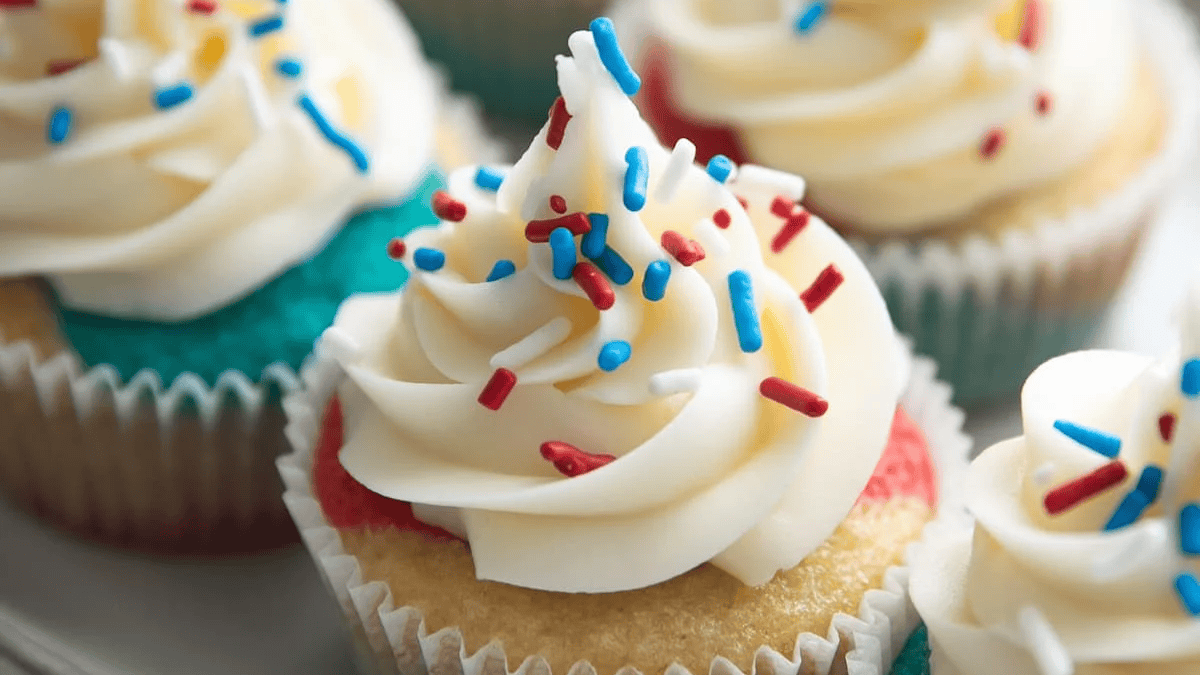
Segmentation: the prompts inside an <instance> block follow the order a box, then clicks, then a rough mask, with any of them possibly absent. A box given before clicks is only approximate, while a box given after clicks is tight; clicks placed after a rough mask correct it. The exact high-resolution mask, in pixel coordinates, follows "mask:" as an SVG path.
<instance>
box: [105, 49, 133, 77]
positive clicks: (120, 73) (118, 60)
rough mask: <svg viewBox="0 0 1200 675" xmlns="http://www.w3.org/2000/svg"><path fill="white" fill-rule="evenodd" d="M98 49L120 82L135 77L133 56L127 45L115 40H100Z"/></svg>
mask: <svg viewBox="0 0 1200 675" xmlns="http://www.w3.org/2000/svg"><path fill="white" fill-rule="evenodd" d="M97 48H98V49H99V50H100V55H101V56H102V57H103V58H104V61H105V62H106V63H108V65H109V67H110V68H112V71H113V75H115V76H116V78H117V79H118V80H123V81H124V80H128V79H129V78H131V77H133V55H132V54H131V53H130V51H129V49H128V48H127V47H126V46H125V45H123V44H121V42H120V41H118V40H116V39H114V38H100V41H99V43H98V46H97Z"/></svg>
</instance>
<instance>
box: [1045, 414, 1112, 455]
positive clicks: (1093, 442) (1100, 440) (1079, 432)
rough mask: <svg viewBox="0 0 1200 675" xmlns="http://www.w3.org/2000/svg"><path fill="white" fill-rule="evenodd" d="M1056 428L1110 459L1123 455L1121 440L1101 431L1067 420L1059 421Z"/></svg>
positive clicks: (1055, 425) (1055, 424)
mask: <svg viewBox="0 0 1200 675" xmlns="http://www.w3.org/2000/svg"><path fill="white" fill-rule="evenodd" d="M1054 428H1055V429H1058V430H1059V431H1060V432H1062V434H1063V435H1064V436H1066V437H1067V438H1070V439H1071V440H1073V441H1075V442H1076V443H1078V444H1080V445H1082V446H1083V447H1085V448H1087V449H1089V450H1092V451H1094V452H1098V453H1100V454H1101V455H1104V456H1105V457H1108V458H1109V459H1115V458H1116V456H1117V455H1118V454H1120V453H1121V439H1119V438H1117V437H1116V436H1113V435H1112V434H1109V433H1105V432H1103V431H1100V430H1099V429H1092V428H1091V427H1085V426H1080V425H1078V424H1075V423H1074V422H1068V421H1066V420H1058V421H1057V422H1055V423H1054Z"/></svg>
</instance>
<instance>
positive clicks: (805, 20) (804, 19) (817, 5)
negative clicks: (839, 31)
mask: <svg viewBox="0 0 1200 675" xmlns="http://www.w3.org/2000/svg"><path fill="white" fill-rule="evenodd" d="M828 9H829V4H828V3H826V2H823V1H821V0H817V1H815V2H810V3H808V7H805V8H804V11H803V12H801V13H800V15H799V16H797V17H796V23H795V24H793V27H794V28H795V29H796V32H797V33H799V34H801V35H807V34H808V33H810V32H811V31H812V29H813V27H814V26H816V25H817V24H818V23H820V22H821V19H823V18H825V13H826V11H828Z"/></svg>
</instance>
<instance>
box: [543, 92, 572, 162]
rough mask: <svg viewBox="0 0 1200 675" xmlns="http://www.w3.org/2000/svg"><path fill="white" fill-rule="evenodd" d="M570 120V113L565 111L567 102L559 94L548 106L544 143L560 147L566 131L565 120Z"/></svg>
mask: <svg viewBox="0 0 1200 675" xmlns="http://www.w3.org/2000/svg"><path fill="white" fill-rule="evenodd" d="M570 121H571V113H569V112H567V102H566V101H565V100H563V97H561V96H559V97H558V98H556V99H554V105H552V106H550V126H549V127H548V128H547V129H546V145H548V146H550V147H551V149H554V150H557V149H559V148H560V147H562V142H563V136H564V135H566V133H567V122H570Z"/></svg>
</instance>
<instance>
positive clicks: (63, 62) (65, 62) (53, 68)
mask: <svg viewBox="0 0 1200 675" xmlns="http://www.w3.org/2000/svg"><path fill="white" fill-rule="evenodd" d="M87 62H88V60H87V59H59V60H57V61H51V62H50V63H48V64H46V75H49V76H51V77H53V76H55V75H62V74H63V73H67V72H70V71H72V70H75V69H76V68H78V67H79V66H82V65H83V64H85V63H87Z"/></svg>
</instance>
